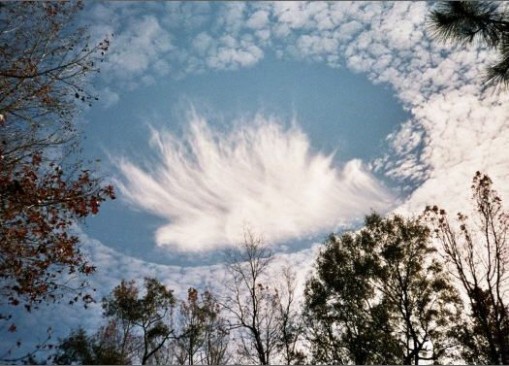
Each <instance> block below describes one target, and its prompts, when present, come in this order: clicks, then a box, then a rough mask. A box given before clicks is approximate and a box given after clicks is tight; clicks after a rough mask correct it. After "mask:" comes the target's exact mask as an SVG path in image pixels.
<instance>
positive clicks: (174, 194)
mask: <svg viewBox="0 0 509 366" xmlns="http://www.w3.org/2000/svg"><path fill="white" fill-rule="evenodd" d="M431 6H432V4H431V3H427V2H353V3H349V2H331V3H326V2H309V3H308V2H213V3H207V2H137V1H133V2H121V1H119V2H99V1H97V2H90V3H87V4H86V8H85V10H84V12H83V13H82V14H81V18H80V21H81V22H83V24H86V25H88V26H89V30H90V32H91V34H92V37H93V38H94V39H100V38H101V37H104V35H109V34H113V36H112V37H111V48H110V50H109V51H108V54H107V58H106V60H105V62H104V63H103V64H101V73H100V74H99V75H98V76H97V77H95V78H94V79H93V80H91V81H90V83H91V87H92V88H93V89H94V90H95V91H96V93H97V94H98V95H99V97H100V101H99V102H97V103H96V104H95V105H93V107H92V108H90V109H88V110H86V111H84V112H83V113H82V115H81V116H80V123H81V124H82V127H83V136H84V141H83V149H84V150H83V154H84V157H85V158H88V159H101V163H100V164H98V165H97V170H98V173H99V174H100V175H101V176H103V177H105V180H106V181H109V182H112V183H113V184H114V185H115V187H116V190H117V193H118V199H117V200H115V201H112V202H107V203H105V204H104V205H103V206H102V207H101V211H100V214H99V215H97V216H96V217H92V218H90V219H88V220H87V221H86V222H85V223H82V224H80V225H79V226H78V227H77V230H78V231H79V233H80V236H81V238H82V242H83V248H84V251H85V252H86V253H87V254H88V255H89V256H90V260H91V262H93V263H95V264H96V265H97V268H98V271H97V273H96V274H95V275H94V276H93V278H92V279H91V282H92V284H93V285H94V286H96V287H97V288H98V294H99V295H100V296H102V295H105V294H107V293H108V292H109V291H110V290H111V289H112V288H113V287H114V286H115V285H116V284H118V282H119V281H120V279H122V278H127V279H131V278H134V279H141V278H143V276H157V277H158V278H159V279H160V280H162V281H163V282H164V283H166V284H168V285H169V286H170V287H172V288H174V289H175V290H176V292H177V293H178V292H181V293H183V292H184V291H185V290H186V289H187V288H188V287H189V286H197V287H200V286H201V287H214V286H217V284H214V283H213V282H214V281H211V279H218V278H220V276H222V273H223V272H222V266H221V260H222V255H221V253H222V251H223V250H224V249H226V248H231V247H232V246H235V245H236V243H238V242H239V240H242V234H243V232H244V230H246V229H249V230H252V231H254V232H255V233H258V234H260V235H261V236H263V238H264V239H265V241H266V242H267V243H268V244H270V245H271V246H272V247H273V249H274V251H275V253H276V255H277V258H278V260H280V261H282V262H286V263H290V264H291V265H292V266H294V268H298V269H299V273H298V275H299V278H300V280H301V283H303V281H304V280H305V276H306V275H307V273H308V271H309V268H310V265H311V264H312V260H313V254H314V253H315V251H316V248H317V247H318V246H319V243H320V242H322V241H323V240H324V238H325V237H326V236H327V234H329V233H331V232H337V231H342V230H347V229H352V228H357V227H359V225H360V224H361V223H362V220H363V218H364V216H365V215H366V214H369V213H370V212H372V211H376V212H380V213H382V214H391V213H402V214H405V215H409V216H417V215H419V214H420V213H422V211H423V210H424V208H425V206H426V205H429V204H439V205H440V206H442V207H444V208H446V209H447V210H448V211H450V212H453V213H454V212H457V211H459V210H462V211H467V209H468V202H469V198H470V191H469V189H470V184H471V179H472V178H473V176H474V173H475V172H476V171H477V170H480V171H482V172H485V173H487V174H489V175H490V177H491V178H492V179H493V181H494V183H495V188H496V189H497V190H498V191H499V193H500V194H501V196H502V198H504V197H509V187H508V186H507V185H506V184H504V182H507V179H508V178H509V162H508V160H507V154H506V150H507V146H509V122H508V118H507V117H508V115H509V111H508V108H507V105H508V98H509V93H504V92H499V91H497V90H494V89H492V88H488V89H485V88H483V87H482V85H483V84H482V72H483V68H484V67H485V65H487V64H489V63H490V62H491V61H493V60H494V57H496V54H494V53H493V52H492V51H489V50H486V49H484V48H483V47H482V46H480V45H473V46H471V47H465V46H462V45H455V44H441V43H439V42H437V41H434V40H432V39H431V37H430V33H429V31H428V28H427V23H426V21H427V15H428V13H429V10H430V7H431ZM100 296H99V297H100ZM51 311H53V310H52V309H49V308H48V309H42V310H41V312H43V313H44V312H46V313H47V314H49V315H48V317H47V319H48V320H47V323H48V324H49V323H50V319H51V318H52V316H51V315H50V314H52V313H51ZM76 311H77V310H76V309H69V308H64V307H62V309H61V311H60V313H59V314H60V316H61V318H62V319H63V320H62V322H63V324H67V325H68V326H69V327H70V326H76V325H84V326H93V325H95V324H97V322H98V321H99V320H100V308H99V307H98V306H96V307H93V308H92V309H91V310H86V311H84V313H83V314H88V315H86V316H84V317H80V316H77V315H76ZM80 311H81V310H80ZM24 321H25V322H26V323H27V324H31V323H30V322H35V321H36V320H35V318H34V317H24ZM39 321H40V320H39ZM20 334H21V333H20ZM33 337H35V338H37V337H39V338H40V337H41V335H33Z"/></svg>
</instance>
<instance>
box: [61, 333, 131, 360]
mask: <svg viewBox="0 0 509 366" xmlns="http://www.w3.org/2000/svg"><path fill="white" fill-rule="evenodd" d="M117 332H118V329H117V328H116V326H115V323H109V324H108V325H107V326H106V327H104V328H102V329H100V330H99V331H98V332H97V333H96V334H94V335H92V336H89V335H87V333H86V331H85V330H84V329H83V328H79V329H77V330H74V331H72V332H71V334H70V335H69V336H68V337H66V338H64V339H62V340H61V341H60V343H59V344H58V346H57V351H56V354H55V356H54V357H53V359H51V361H52V363H54V364H57V365H71V364H80V365H125V364H129V363H130V360H129V359H128V358H126V357H125V356H124V355H123V354H122V352H121V350H120V349H119V345H118V343H117V342H116V341H115V339H116V338H117V337H116V336H117V334H118V333H117Z"/></svg>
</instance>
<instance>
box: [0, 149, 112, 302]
mask: <svg viewBox="0 0 509 366" xmlns="http://www.w3.org/2000/svg"><path fill="white" fill-rule="evenodd" d="M54 166H55V164H54V163H53V164H45V163H44V157H43V154H42V153H40V152H37V153H33V154H31V155H30V156H29V157H28V158H27V159H26V160H23V161H22V162H21V163H20V162H16V163H11V164H9V161H0V168H1V169H0V222H1V223H2V225H1V226H0V242H1V243H2V245H1V246H0V278H4V279H9V281H10V282H11V284H12V282H14V283H15V284H16V285H15V286H12V285H11V286H10V287H9V288H4V291H6V293H7V294H8V295H9V296H10V301H9V302H10V304H12V305H18V304H19V303H20V302H21V301H25V302H26V301H28V303H27V305H28V308H27V310H28V311H29V310H30V309H31V303H33V302H39V301H42V300H50V301H55V300H56V297H55V290H57V289H59V285H58V283H57V282H55V279H58V278H60V276H62V275H64V274H65V273H67V274H72V273H81V274H84V275H89V274H91V273H93V272H94V271H95V267H94V266H91V265H90V264H89V263H87V262H86V260H85V259H84V258H83V257H82V255H81V253H80V251H79V248H78V245H79V238H78V237H76V236H75V235H73V234H72V233H71V232H70V229H71V226H72V225H73V223H74V221H75V220H76V219H81V218H84V217H87V216H88V215H95V214H97V213H98V212H99V208H100V205H101V203H102V202H104V201H105V200H106V199H108V198H112V197H114V192H113V187H111V186H105V187H102V186H101V185H100V181H99V179H97V178H95V177H93V176H92V175H91V173H90V172H89V171H87V170H83V171H81V173H80V174H79V175H78V176H77V177H76V178H74V179H72V177H69V176H66V175H65V174H64V172H63V170H62V169H61V168H60V167H59V168H58V169H55V168H54ZM55 171H57V173H56V174H55ZM0 286H1V285H0ZM63 288H65V287H63ZM63 288H62V289H63ZM81 300H82V301H85V302H89V301H90V299H89V298H88V297H86V296H85V297H82V298H81Z"/></svg>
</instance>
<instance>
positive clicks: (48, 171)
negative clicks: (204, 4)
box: [0, 1, 114, 329]
mask: <svg viewBox="0 0 509 366" xmlns="http://www.w3.org/2000/svg"><path fill="white" fill-rule="evenodd" d="M80 10H81V3H80V2H71V1H69V2H22V3H9V2H4V3H1V4H0V24H1V26H0V292H1V294H2V298H3V299H4V302H3V303H2V305H6V304H9V305H13V306H19V305H24V307H25V309H26V310H27V311H31V310H32V309H34V307H37V305H38V304H39V303H41V302H47V301H50V302H51V301H58V300H60V299H61V298H62V296H63V295H64V294H67V293H69V292H72V294H73V299H72V300H71V301H70V303H75V302H76V301H78V300H82V301H84V302H85V305H86V304H87V303H88V302H90V301H92V297H91V295H90V293H87V292H84V291H83V289H84V288H85V285H86V282H85V281H83V280H82V278H80V280H79V281H78V282H77V283H76V282H73V281H71V280H72V279H73V278H75V277H81V276H79V275H89V274H91V273H93V272H94V266H93V265H92V264H90V263H88V262H87V260H86V258H85V257H84V256H83V255H82V254H81V251H80V249H79V244H80V242H79V238H78V236H77V235H74V234H73V232H72V226H73V224H74V223H75V222H79V221H80V220H83V219H84V218H85V217H87V216H89V215H92V214H96V213H98V210H99V207H100V205H101V203H102V202H104V201H105V200H107V199H110V198H114V192H113V187H112V186H109V185H103V184H102V182H101V180H100V179H99V178H97V177H96V176H95V175H94V174H93V172H92V171H91V170H90V169H88V168H87V167H86V166H85V165H84V164H83V163H82V162H81V161H79V160H73V159H74V155H73V152H76V151H77V144H78V142H79V139H78V137H79V135H78V134H77V128H76V124H75V122H74V116H75V113H76V111H77V109H78V106H79V104H78V103H90V102H91V101H92V100H95V97H94V96H92V95H91V94H90V93H88V92H87V91H86V87H85V85H86V77H88V76H89V75H90V74H91V73H92V72H95V71H97V68H96V66H95V64H96V62H99V61H100V59H101V57H102V55H101V54H104V52H105V51H106V50H107V48H108V45H109V41H108V40H105V41H102V42H100V43H98V44H97V45H95V46H93V45H92V46H90V45H89V44H88V43H89V40H88V38H87V36H86V30H85V29H78V28H76V27H75V23H74V21H73V18H74V16H75V15H76V14H77V13H78V12H79V11H80ZM77 102H78V103H77ZM65 157H67V158H65ZM0 318H2V319H4V320H5V319H9V318H10V314H7V313H6V314H0ZM13 327H14V324H12V326H11V327H10V329H13Z"/></svg>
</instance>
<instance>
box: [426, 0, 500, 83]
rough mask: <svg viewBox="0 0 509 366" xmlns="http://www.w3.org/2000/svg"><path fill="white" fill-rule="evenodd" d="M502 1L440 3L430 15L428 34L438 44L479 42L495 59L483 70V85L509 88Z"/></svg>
mask: <svg viewBox="0 0 509 366" xmlns="http://www.w3.org/2000/svg"><path fill="white" fill-rule="evenodd" d="M506 6H507V5H506V3H504V2H489V1H485V2H481V1H441V2H439V3H438V4H437V5H436V8H435V9H434V10H433V11H432V12H431V16H430V28H431V31H432V35H433V36H434V37H435V38H437V39H439V40H441V41H453V42H464V43H473V42H474V41H478V42H481V43H483V44H485V45H487V46H488V47H489V48H492V49H496V50H497V51H498V53H499V59H498V60H497V62H496V63H495V64H493V65H490V66H488V67H487V68H486V83H487V84H489V83H493V84H495V85H502V86H504V87H506V88H507V87H509V18H508V17H507V12H506V11H505V7H506Z"/></svg>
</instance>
